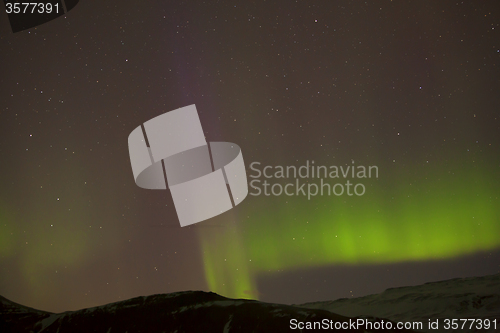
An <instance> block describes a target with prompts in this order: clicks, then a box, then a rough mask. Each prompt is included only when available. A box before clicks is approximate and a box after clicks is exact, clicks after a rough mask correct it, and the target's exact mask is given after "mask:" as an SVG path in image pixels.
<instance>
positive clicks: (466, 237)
mask: <svg viewBox="0 0 500 333" xmlns="http://www.w3.org/2000/svg"><path fill="white" fill-rule="evenodd" d="M472 171H474V170H469V172H465V173H463V172H462V173H460V175H461V176H459V175H458V174H456V173H455V174H451V173H444V176H443V174H433V176H432V177H430V176H428V177H427V179H425V178H424V180H421V181H419V182H416V183H415V184H412V183H411V182H409V181H400V182H395V183H394V186H393V188H392V189H391V191H390V193H389V191H387V190H385V191H384V190H382V189H381V188H380V187H377V186H368V185H369V184H373V183H374V182H373V181H370V180H366V181H363V183H364V184H365V185H367V193H366V194H365V196H362V197H346V196H341V197H328V196H324V197H316V198H314V199H313V200H317V203H315V204H314V205H313V204H312V200H311V201H308V200H307V198H304V197H298V198H297V197H286V199H284V198H278V197H273V196H269V197H262V196H261V197H252V196H249V197H248V198H247V199H246V200H248V201H253V202H252V204H251V205H246V206H245V205H244V204H243V205H242V208H239V207H238V208H239V209H241V210H242V211H243V212H241V213H239V214H240V215H241V216H245V217H246V216H248V218H245V219H241V220H240V221H238V226H237V227H236V226H234V227H231V228H225V229H229V230H228V231H227V232H224V233H219V234H217V235H218V236H216V237H213V236H214V235H211V236H210V237H206V236H205V235H206V234H201V235H200V236H201V241H202V242H201V244H202V250H203V257H204V263H205V275H206V281H207V284H208V286H209V288H210V289H211V290H212V291H214V292H216V293H219V294H221V295H223V296H227V297H233V298H254V299H257V298H258V292H257V289H256V277H258V276H264V275H266V274H272V273H273V272H276V271H278V270H291V269H298V268H307V267H320V266H326V265H335V264H348V265H361V264H381V263H398V262H408V261H429V260H440V259H450V258H456V257H459V256H463V255H467V254H472V253H475V252H479V251H486V250H492V249H496V248H499V247H500V237H499V235H500V212H499V209H498V197H499V195H498V189H497V188H495V187H494V186H495V185H494V184H493V182H490V181H488V179H494V177H491V178H489V177H490V176H492V175H494V172H491V173H490V172H487V171H486V170H481V172H479V171H478V170H475V172H472ZM394 178H395V179H398V178H402V177H398V176H396V177H394ZM431 179H432V180H431ZM457 180H460V182H458V181H457ZM378 182H379V183H381V180H380V179H379V180H378ZM285 201H287V203H285ZM259 206H261V207H262V208H261V209H258V208H257V207H259ZM243 207H244V208H243ZM256 208H257V209H256Z"/></svg>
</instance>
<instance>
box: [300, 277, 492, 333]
mask: <svg viewBox="0 0 500 333" xmlns="http://www.w3.org/2000/svg"><path fill="white" fill-rule="evenodd" d="M300 306H301V307H305V308H308V309H323V310H328V311H331V312H334V313H337V314H341V315H344V316H350V317H356V316H360V315H366V316H376V317H381V318H388V319H391V320H393V321H396V322H398V321H420V322H422V323H424V325H423V328H424V329H423V331H426V332H473V331H477V332H488V331H489V332H500V274H495V275H490V276H484V277H475V278H461V279H452V280H446V281H440V282H432V283H426V284H423V285H419V286H413V287H402V288H391V289H387V290H386V291H384V292H383V293H381V294H376V295H369V296H365V297H359V298H350V299H346V298H343V299H339V300H336V301H328V302H315V303H306V304H302V305H300ZM469 318H472V319H489V320H490V321H493V320H495V319H496V330H494V328H493V322H490V324H491V325H490V329H489V330H487V329H484V328H483V329H477V330H474V329H472V330H471V329H469V327H470V324H471V323H472V321H469V322H468V323H467V325H465V327H466V329H461V326H462V323H463V321H462V322H460V321H455V322H456V323H458V324H459V329H457V330H453V329H451V327H450V329H445V327H444V325H445V324H446V323H449V324H450V326H451V324H452V322H451V321H450V322H445V319H450V320H451V319H469ZM429 319H431V320H434V321H435V320H436V319H438V320H439V321H438V322H439V323H440V329H439V330H435V329H428V327H427V325H428V322H429ZM484 323H485V322H483V324H484ZM474 324H479V321H477V322H475V323H474ZM473 327H474V325H473Z"/></svg>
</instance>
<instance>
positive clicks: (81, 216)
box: [0, 0, 500, 311]
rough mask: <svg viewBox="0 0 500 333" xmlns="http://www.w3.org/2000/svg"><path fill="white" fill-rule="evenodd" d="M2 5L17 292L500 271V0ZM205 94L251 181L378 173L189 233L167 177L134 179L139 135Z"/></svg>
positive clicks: (5, 179) (211, 126) (0, 194)
mask: <svg viewBox="0 0 500 333" xmlns="http://www.w3.org/2000/svg"><path fill="white" fill-rule="evenodd" d="M0 18H1V22H0V30H1V35H0V51H1V53H0V88H1V89H0V162H1V163H0V295H2V296H4V297H7V298H9V299H11V300H12V301H14V302H17V303H21V304H23V305H27V306H30V307H34V308H38V309H42V310H47V311H66V310H75V309H80V308H84V307H90V306H97V305H101V304H105V303H110V302H115V301H120V300H124V299H128V298H132V297H135V296H139V295H151V294H160V293H170V292H176V291H183V290H205V291H214V292H217V293H219V294H221V295H223V296H227V297H235V298H252V299H259V300H262V301H266V302H276V303H288V304H290V303H303V302H309V301H320V300H333V299H337V298H340V297H358V296H364V295H367V294H371V293H378V292H381V291H383V290H384V289H386V288H389V287H398V286H404V285H413V284H420V283H424V282H429V281H436V280H442V279H449V278H456V277H467V276H479V275H487V274H495V273H499V272H500V188H499V180H500V177H499V172H500V6H499V3H498V2H497V1H481V2H476V3H467V2H455V1H439V2H438V1H413V2H408V1H376V2H375V1H367V2H362V1H356V2H348V1H255V2H253V1H252V2H250V1H237V2H228V1H224V2H222V1H220V2H219V1H217V2H215V1H206V2H201V1H190V2H187V1H182V2H176V1H168V2H167V1H118V0H106V1H97V0H94V1H80V3H79V4H78V5H77V6H76V7H75V8H74V9H73V10H71V11H70V12H68V13H67V15H65V16H63V17H60V18H58V19H55V20H53V21H51V22H48V23H46V24H43V25H40V26H39V27H37V28H32V29H29V30H25V31H22V32H19V33H16V34H13V33H12V32H11V31H10V27H9V25H8V21H7V20H6V17H5V15H2V16H1V17H0ZM191 104H196V107H197V109H198V113H199V116H200V120H201V123H202V125H203V129H204V132H205V136H206V138H207V141H226V142H234V143H236V144H238V145H239V146H240V147H241V150H242V154H243V159H244V161H245V165H246V170H247V176H248V180H249V181H251V180H253V179H254V178H251V176H252V175H254V176H255V174H256V172H255V171H253V170H252V169H251V168H250V164H251V163H253V162H260V163H261V164H260V166H261V168H263V167H264V166H266V165H270V166H277V165H281V166H296V167H297V168H298V167H300V166H302V165H305V164H306V162H307V161H309V163H312V161H314V163H315V165H325V166H344V167H346V166H354V165H356V166H360V165H361V166H377V167H378V178H376V177H372V178H365V179H350V180H351V182H354V183H362V184H363V185H364V186H365V188H366V191H365V193H364V195H362V196H357V195H353V196H348V195H347V194H343V195H339V196H335V195H330V196H328V195H323V196H319V195H318V196H315V197H311V198H310V200H308V198H307V196H303V195H295V196H286V195H281V196H275V195H270V196H265V195H264V194H262V195H260V196H253V195H248V196H247V198H246V199H245V200H244V201H243V202H242V203H241V204H239V205H238V206H236V207H235V208H233V209H232V210H230V211H228V212H226V213H224V214H222V215H219V216H217V217H214V218H212V219H209V220H207V221H204V222H201V223H197V224H194V225H192V226H189V227H184V228H181V227H180V225H179V220H178V218H177V215H176V211H175V208H174V205H173V201H172V197H171V195H170V192H169V191H165V190H163V191H158V190H145V189H141V188H139V187H138V186H136V184H135V182H134V178H133V174H132V169H131V164H130V158H129V154H128V145H127V138H128V135H129V134H130V132H131V131H132V130H133V129H135V128H136V127H137V126H139V125H140V124H141V123H144V122H145V121H147V120H149V119H151V118H154V117H156V116H158V115H160V114H163V113H164V112H167V111H171V110H174V109H178V108H180V107H183V106H187V105H191ZM260 180H261V181H264V180H265V178H263V177H261V178H260ZM268 181H269V182H270V183H281V184H286V183H289V182H293V183H295V181H296V179H295V178H294V179H276V178H272V179H268ZM299 181H301V182H302V183H306V184H309V183H311V182H316V183H319V181H320V180H319V179H301V178H300V179H299ZM325 181H327V182H329V183H330V184H335V183H337V182H339V183H345V179H343V178H340V179H330V178H328V179H325ZM306 186H307V185H306ZM254 192H255V190H253V189H252V188H250V193H254Z"/></svg>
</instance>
